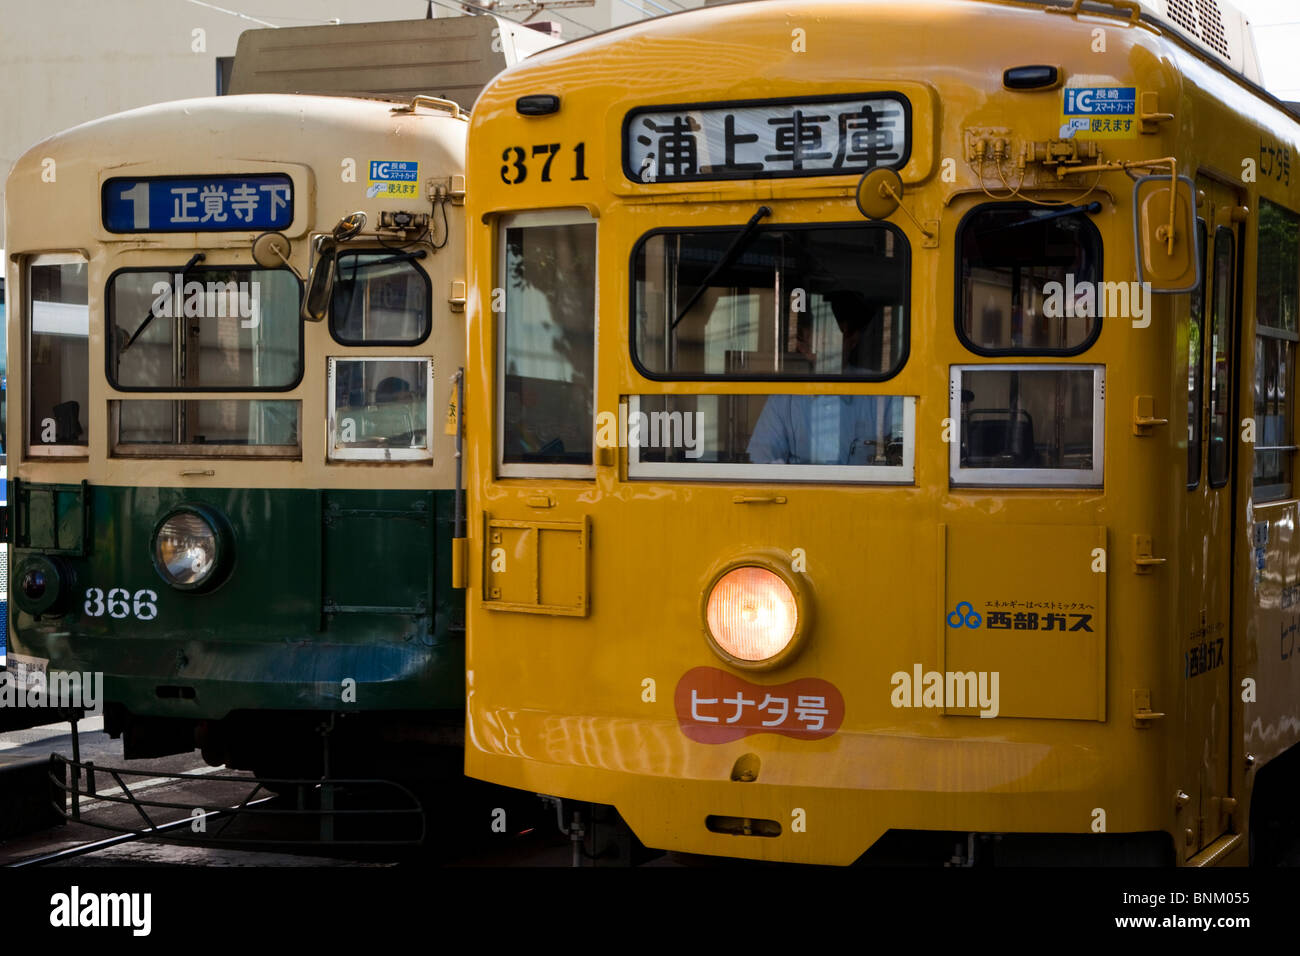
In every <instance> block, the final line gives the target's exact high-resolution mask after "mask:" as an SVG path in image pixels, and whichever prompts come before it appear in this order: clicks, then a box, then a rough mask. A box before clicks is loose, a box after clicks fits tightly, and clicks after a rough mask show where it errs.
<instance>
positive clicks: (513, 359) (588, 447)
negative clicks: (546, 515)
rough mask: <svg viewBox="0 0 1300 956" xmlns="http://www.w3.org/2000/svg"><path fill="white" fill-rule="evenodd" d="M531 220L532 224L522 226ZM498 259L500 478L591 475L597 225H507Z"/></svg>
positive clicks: (539, 222) (553, 222)
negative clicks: (560, 472)
mask: <svg viewBox="0 0 1300 956" xmlns="http://www.w3.org/2000/svg"><path fill="white" fill-rule="evenodd" d="M523 221H524V222H529V220H523ZM504 238H505V246H504V250H503V253H504V254H503V255H502V257H501V262H502V266H503V268H504V270H505V274H504V276H503V286H504V289H505V314H504V315H503V316H502V317H501V320H500V323H501V324H500V336H501V350H502V354H501V356H500V359H499V361H500V365H499V370H500V373H501V374H500V381H501V382H502V385H503V387H504V389H505V395H504V396H503V401H502V403H501V408H502V415H503V421H502V424H501V433H500V434H501V446H502V447H501V462H502V469H501V472H502V474H505V475H510V474H515V475H519V474H532V473H535V472H536V469H537V468H538V467H539V466H543V467H544V466H561V467H563V466H568V467H571V468H573V467H576V468H577V469H579V470H578V472H576V474H585V473H589V472H588V471H587V469H589V468H590V466H591V464H592V427H593V421H594V410H593V408H594V406H593V402H594V379H595V322H596V226H595V223H592V222H590V221H586V222H571V221H570V222H556V221H555V220H554V217H551V221H545V219H542V220H539V221H537V224H531V222H530V224H527V225H523V224H519V225H508V226H507V227H506V229H505V237H504Z"/></svg>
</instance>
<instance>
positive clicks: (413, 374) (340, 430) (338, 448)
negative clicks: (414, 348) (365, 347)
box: [329, 358, 433, 461]
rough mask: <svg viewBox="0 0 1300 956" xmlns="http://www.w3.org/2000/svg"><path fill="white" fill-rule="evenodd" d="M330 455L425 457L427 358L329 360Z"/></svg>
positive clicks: (392, 458)
mask: <svg viewBox="0 0 1300 956" xmlns="http://www.w3.org/2000/svg"><path fill="white" fill-rule="evenodd" d="M329 374H330V409H329V432H330V445H329V457H330V458H331V459H333V460H349V459H351V460H360V461H420V460H424V461H427V460H429V459H431V458H432V457H433V452H432V448H431V446H430V444H429V419H430V417H431V415H432V410H431V408H430V404H429V403H430V398H431V396H432V394H433V388H432V384H433V383H432V381H431V379H432V371H431V363H430V361H429V360H428V359H410V358H357V359H351V358H350V359H339V358H332V359H330V366H329Z"/></svg>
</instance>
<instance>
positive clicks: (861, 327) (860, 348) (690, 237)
mask: <svg viewBox="0 0 1300 956" xmlns="http://www.w3.org/2000/svg"><path fill="white" fill-rule="evenodd" d="M737 243H739V244H737ZM634 260H635V261H634V269H635V277H634V278H635V282H636V302H635V304H634V311H633V335H634V339H633V355H634V358H635V359H636V361H637V364H638V365H639V366H640V367H641V368H642V369H643V370H644V371H645V372H646V374H648V375H649V376H650V377H652V378H663V379H690V380H701V379H714V378H716V379H732V380H734V379H750V380H752V379H787V380H799V379H804V380H806V379H860V380H867V381H873V380H874V381H879V380H881V379H885V378H889V377H890V376H892V375H894V374H895V373H896V372H897V371H898V370H899V369H900V368H901V367H902V364H903V360H904V359H905V357H906V354H907V308H908V291H909V284H910V275H909V263H908V248H907V241H906V239H904V237H903V235H902V233H900V232H898V231H897V230H896V229H895V228H894V227H893V226H889V225H881V224H875V225H868V224H862V225H852V226H787V227H780V228H768V229H760V230H757V231H755V232H754V233H752V234H751V235H746V234H745V233H744V231H743V230H742V229H740V228H727V229H714V230H708V231H700V232H671V233H668V232H659V233H655V234H652V235H650V236H649V237H647V238H646V239H644V240H642V242H641V243H640V244H639V245H638V246H637V249H636V252H635V255H634Z"/></svg>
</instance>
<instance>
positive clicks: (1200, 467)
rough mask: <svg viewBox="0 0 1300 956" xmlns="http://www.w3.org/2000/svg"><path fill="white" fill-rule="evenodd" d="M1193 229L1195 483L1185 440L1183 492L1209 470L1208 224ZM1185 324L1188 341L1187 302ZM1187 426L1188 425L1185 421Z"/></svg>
mask: <svg viewBox="0 0 1300 956" xmlns="http://www.w3.org/2000/svg"><path fill="white" fill-rule="evenodd" d="M1196 230H1197V241H1198V242H1199V243H1200V251H1201V261H1200V262H1198V263H1197V268H1198V269H1200V275H1201V280H1200V283H1199V284H1198V287H1197V288H1196V289H1194V290H1193V291H1192V295H1195V296H1199V297H1200V300H1201V309H1200V311H1201V316H1200V322H1199V323H1198V325H1199V326H1200V330H1201V331H1200V344H1199V347H1198V348H1197V350H1196V431H1195V432H1194V434H1195V435H1196V472H1195V480H1193V477H1192V475H1193V472H1192V449H1191V447H1190V445H1191V442H1190V441H1189V442H1188V445H1189V447H1188V449H1187V490H1188V491H1195V490H1196V489H1197V488H1199V487H1200V486H1201V478H1203V477H1205V475H1206V473H1207V472H1208V471H1209V469H1208V468H1207V467H1206V463H1205V448H1206V443H1205V441H1204V436H1203V435H1202V429H1203V428H1204V427H1205V421H1206V416H1205V349H1206V340H1205V313H1206V305H1207V304H1208V303H1207V301H1206V295H1205V288H1206V282H1205V279H1206V276H1208V275H1209V271H1208V268H1207V266H1208V262H1207V260H1208V259H1209V257H1210V241H1209V238H1210V224H1209V223H1208V222H1206V221H1205V218H1204V217H1203V216H1197V217H1196ZM1187 322H1188V332H1187V334H1188V336H1189V338H1190V336H1191V334H1192V333H1191V322H1192V312H1191V308H1190V303H1189V308H1188V310H1187ZM1189 371H1190V369H1189ZM1189 397H1190V396H1189ZM1188 424H1191V423H1190V422H1189V423H1188Z"/></svg>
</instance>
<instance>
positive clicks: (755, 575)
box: [703, 561, 809, 669]
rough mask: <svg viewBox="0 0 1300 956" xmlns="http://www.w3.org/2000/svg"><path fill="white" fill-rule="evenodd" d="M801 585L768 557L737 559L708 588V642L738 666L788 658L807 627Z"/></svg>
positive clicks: (750, 666)
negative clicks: (768, 559)
mask: <svg viewBox="0 0 1300 956" xmlns="http://www.w3.org/2000/svg"><path fill="white" fill-rule="evenodd" d="M801 591H802V589H801V588H799V587H798V586H797V585H795V584H793V583H792V582H791V580H790V579H789V578H787V577H786V576H785V575H783V574H779V573H777V571H776V570H775V569H774V568H773V567H772V566H771V565H770V564H769V563H768V562H766V561H764V562H762V564H760V563H758V562H757V561H755V562H750V561H742V562H733V563H732V564H730V565H728V566H727V567H726V568H724V569H723V570H722V572H721V573H720V574H718V575H717V576H716V577H714V579H713V583H712V585H711V586H710V587H709V588H708V589H707V591H706V592H705V599H704V609H703V610H704V625H705V633H706V634H707V635H708V638H709V643H710V644H711V645H712V646H713V649H714V651H715V652H716V653H718V655H719V656H720V657H722V658H723V659H724V660H725V661H727V662H728V663H730V664H732V665H733V666H735V667H740V668H745V669H768V668H772V667H777V666H779V665H780V664H783V663H785V662H786V661H788V660H790V659H791V658H792V657H793V656H794V655H795V654H796V653H797V652H798V650H799V646H800V644H801V643H802V642H801V641H799V637H800V636H801V635H802V634H804V633H805V632H806V631H807V616H808V610H809V609H808V602H807V600H806V599H805V595H803V594H801V593H800V592H801Z"/></svg>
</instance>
